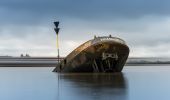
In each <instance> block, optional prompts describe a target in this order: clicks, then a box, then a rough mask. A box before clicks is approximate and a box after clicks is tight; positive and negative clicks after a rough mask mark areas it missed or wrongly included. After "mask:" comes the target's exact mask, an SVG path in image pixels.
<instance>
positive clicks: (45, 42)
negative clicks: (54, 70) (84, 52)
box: [0, 0, 170, 57]
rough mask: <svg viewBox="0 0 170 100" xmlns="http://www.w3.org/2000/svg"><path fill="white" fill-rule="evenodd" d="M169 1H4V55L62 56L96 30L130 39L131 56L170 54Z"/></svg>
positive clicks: (0, 38)
mask: <svg viewBox="0 0 170 100" xmlns="http://www.w3.org/2000/svg"><path fill="white" fill-rule="evenodd" d="M169 5H170V1H169V0H1V1H0V55H2V56H4V55H10V56H20V54H21V53H23V54H26V53H28V54H29V55H30V56H56V55H57V49H56V35H55V32H54V30H53V28H54V25H53V22H54V21H57V20H59V21H60V28H61V30H60V47H61V51H60V52H61V55H62V56H66V55H67V54H69V53H70V52H71V51H72V50H74V48H76V47H77V46H79V45H80V44H81V43H83V42H85V41H87V40H89V39H91V38H93V37H94V35H97V36H105V35H109V34H111V35H112V36H117V37H120V38H122V39H124V40H125V41H126V42H127V44H128V46H129V47H130V56H131V57H170V6H169Z"/></svg>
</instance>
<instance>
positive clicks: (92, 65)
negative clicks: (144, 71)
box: [54, 35, 129, 72]
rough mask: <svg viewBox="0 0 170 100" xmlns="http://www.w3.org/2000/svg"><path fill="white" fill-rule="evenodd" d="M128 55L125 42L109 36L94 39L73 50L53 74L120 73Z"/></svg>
mask: <svg viewBox="0 0 170 100" xmlns="http://www.w3.org/2000/svg"><path fill="white" fill-rule="evenodd" d="M128 55H129V47H128V46H127V45H126V43H125V41H124V40H122V39H120V38H117V37H112V36H111V35H110V36H103V37H96V36H95V37H94V39H92V40H89V41H87V42H85V43H84V44H82V45H80V46H79V47H77V48H76V49H75V50H73V51H72V52H71V53H70V54H69V55H68V56H66V57H65V58H64V59H63V60H62V61H61V62H59V63H58V64H57V67H56V68H55V69H54V71H55V72H121V71H122V69H123V66H124V65H125V63H126V60H127V58H128Z"/></svg>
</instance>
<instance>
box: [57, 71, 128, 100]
mask: <svg viewBox="0 0 170 100" xmlns="http://www.w3.org/2000/svg"><path fill="white" fill-rule="evenodd" d="M58 78H59V81H58V82H59V84H58V89H59V90H58V91H59V93H58V96H59V98H58V99H59V100H68V99H70V100H126V99H127V95H126V94H127V91H126V88H127V85H126V83H127V82H126V79H125V78H124V75H123V73H115V74H111V73H106V74H92V73H88V74H58Z"/></svg>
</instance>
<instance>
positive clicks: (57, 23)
mask: <svg viewBox="0 0 170 100" xmlns="http://www.w3.org/2000/svg"><path fill="white" fill-rule="evenodd" d="M54 25H55V27H56V28H54V30H55V32H56V35H57V51H58V63H59V62H60V54H59V53H60V52H59V38H58V33H59V30H60V28H58V26H59V21H56V22H54Z"/></svg>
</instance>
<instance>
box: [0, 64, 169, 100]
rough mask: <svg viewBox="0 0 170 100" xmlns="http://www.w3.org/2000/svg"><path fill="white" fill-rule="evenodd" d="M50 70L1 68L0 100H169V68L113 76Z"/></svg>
mask: <svg viewBox="0 0 170 100" xmlns="http://www.w3.org/2000/svg"><path fill="white" fill-rule="evenodd" d="M53 69H54V68H53V67H34V68H33V67H15V68H12V67H1V68H0V80H1V81H0V100H169V99H170V66H164V65H162V66H125V67H124V69H123V71H122V73H115V74H92V73H91V74H90V73H88V74H83V73H81V74H57V73H55V72H52V70H53Z"/></svg>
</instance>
